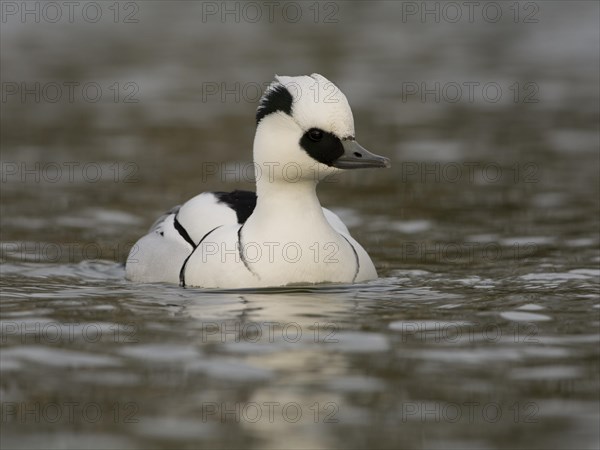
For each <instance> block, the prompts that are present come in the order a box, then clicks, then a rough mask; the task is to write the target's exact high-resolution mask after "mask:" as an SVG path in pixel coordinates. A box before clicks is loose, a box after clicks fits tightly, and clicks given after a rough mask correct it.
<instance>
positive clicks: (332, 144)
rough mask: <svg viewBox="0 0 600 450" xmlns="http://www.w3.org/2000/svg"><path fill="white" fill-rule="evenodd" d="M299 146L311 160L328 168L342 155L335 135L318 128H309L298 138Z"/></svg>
mask: <svg viewBox="0 0 600 450" xmlns="http://www.w3.org/2000/svg"><path fill="white" fill-rule="evenodd" d="M300 146H301V147H302V148H303V149H304V150H305V151H306V153H308V154H309V155H310V156H311V158H313V159H315V160H317V161H319V162H320V163H323V164H326V165H328V166H331V165H332V163H333V162H334V161H335V160H336V159H338V158H339V157H340V156H342V155H343V154H344V147H343V145H342V141H340V139H339V138H338V137H337V136H336V135H335V134H332V133H328V132H326V131H323V130H320V129H318V128H311V129H310V130H308V131H307V132H306V133H304V134H303V135H302V137H301V138H300Z"/></svg>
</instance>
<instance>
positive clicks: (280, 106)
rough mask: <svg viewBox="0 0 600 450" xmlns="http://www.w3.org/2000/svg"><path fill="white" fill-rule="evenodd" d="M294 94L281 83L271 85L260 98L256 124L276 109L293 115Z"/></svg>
mask: <svg viewBox="0 0 600 450" xmlns="http://www.w3.org/2000/svg"><path fill="white" fill-rule="evenodd" d="M293 100H294V99H293V98H292V94H290V91H288V90H287V89H286V87H285V86H283V85H281V84H275V85H271V87H269V88H268V89H267V91H266V92H265V93H264V95H263V96H262V98H261V99H260V105H258V109H257V110H256V124H257V125H258V123H259V122H260V121H261V120H262V119H263V118H264V117H265V116H268V115H269V114H271V113H274V112H275V111H283V112H284V113H286V114H287V115H288V116H291V115H292V102H293Z"/></svg>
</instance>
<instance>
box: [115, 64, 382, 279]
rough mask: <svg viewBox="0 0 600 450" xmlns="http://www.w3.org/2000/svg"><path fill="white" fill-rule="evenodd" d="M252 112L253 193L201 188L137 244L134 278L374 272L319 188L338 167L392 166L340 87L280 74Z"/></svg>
mask: <svg viewBox="0 0 600 450" xmlns="http://www.w3.org/2000/svg"><path fill="white" fill-rule="evenodd" d="M256 119H257V129H256V135H255V139H254V163H255V165H257V166H258V167H260V168H261V169H264V170H261V174H262V176H260V177H257V186H256V187H257V193H256V194H255V193H253V192H249V191H233V192H230V193H227V192H205V193H202V194H200V195H197V196H196V197H194V198H192V199H191V200H189V201H187V202H186V203H184V204H183V205H181V206H179V207H176V208H173V209H172V210H170V211H169V212H167V213H166V214H165V215H164V216H162V217H161V218H160V219H159V220H158V221H157V222H156V223H155V224H154V225H153V226H152V228H151V229H150V231H149V233H148V234H147V235H145V236H143V237H142V238H141V239H140V240H139V241H138V242H137V243H136V244H135V245H134V246H133V248H132V249H131V252H130V254H129V257H128V259H127V264H126V276H127V278H128V279H130V280H133V281H139V282H171V283H180V284H181V285H183V286H199V287H207V288H249V287H267V286H283V285H288V284H299V283H325V282H331V283H351V282H357V281H366V280H370V279H374V278H376V277H377V272H376V270H375V267H374V265H373V263H372V261H371V259H370V258H369V255H368V254H367V253H366V251H365V250H364V249H363V248H362V246H361V245H360V244H359V243H358V242H356V241H355V240H354V239H353V238H352V237H351V236H350V233H349V232H348V229H347V228H346V226H345V225H344V224H343V223H342V221H341V220H340V219H339V217H337V216H336V215H335V214H334V213H332V212H331V211H329V210H327V209H325V208H322V207H321V205H320V203H319V200H318V198H317V195H316V186H317V184H318V182H319V181H320V180H322V179H323V178H325V177H327V176H329V175H331V174H333V173H335V172H337V171H340V170H343V169H353V168H363V167H389V165H390V163H389V160H388V159H387V158H384V157H381V156H377V155H374V154H372V153H369V152H368V151H367V150H365V149H364V148H362V147H361V146H360V145H359V144H358V143H357V142H356V140H355V138H354V120H353V117H352V111H351V110H350V106H349V105H348V102H347V100H346V97H345V96H344V94H342V93H341V92H340V90H339V89H338V88H337V87H336V86H335V85H334V84H333V83H331V82H330V81H329V80H327V79H326V78H324V77H323V76H321V75H318V74H313V75H311V76H299V77H283V76H280V77H276V80H275V81H274V82H273V83H271V85H270V86H269V87H268V88H267V90H266V91H265V93H264V95H263V97H262V99H261V101H260V105H259V107H258V110H257V114H256Z"/></svg>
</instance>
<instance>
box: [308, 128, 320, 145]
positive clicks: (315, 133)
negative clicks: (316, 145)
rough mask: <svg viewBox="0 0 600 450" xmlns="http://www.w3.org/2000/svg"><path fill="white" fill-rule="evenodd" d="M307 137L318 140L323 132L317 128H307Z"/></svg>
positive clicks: (314, 140)
mask: <svg viewBox="0 0 600 450" xmlns="http://www.w3.org/2000/svg"><path fill="white" fill-rule="evenodd" d="M308 137H309V138H310V140H311V141H313V142H319V141H320V140H321V139H323V132H322V131H321V130H319V129H318V128H311V129H310V130H308Z"/></svg>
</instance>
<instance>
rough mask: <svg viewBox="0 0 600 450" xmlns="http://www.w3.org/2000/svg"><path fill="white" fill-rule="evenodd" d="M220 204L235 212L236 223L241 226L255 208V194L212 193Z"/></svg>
mask: <svg viewBox="0 0 600 450" xmlns="http://www.w3.org/2000/svg"><path fill="white" fill-rule="evenodd" d="M213 194H214V195H215V197H217V199H218V200H219V202H220V203H226V204H227V206H229V207H230V208H231V209H233V210H234V211H235V214H236V216H237V221H238V223H239V224H243V223H244V222H246V220H248V217H250V215H251V214H252V212H253V211H254V208H255V207H256V193H254V192H252V191H237V190H236V191H233V192H213Z"/></svg>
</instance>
